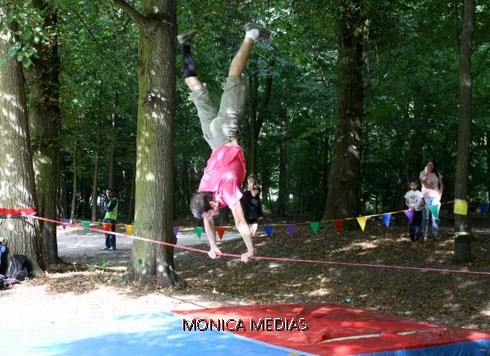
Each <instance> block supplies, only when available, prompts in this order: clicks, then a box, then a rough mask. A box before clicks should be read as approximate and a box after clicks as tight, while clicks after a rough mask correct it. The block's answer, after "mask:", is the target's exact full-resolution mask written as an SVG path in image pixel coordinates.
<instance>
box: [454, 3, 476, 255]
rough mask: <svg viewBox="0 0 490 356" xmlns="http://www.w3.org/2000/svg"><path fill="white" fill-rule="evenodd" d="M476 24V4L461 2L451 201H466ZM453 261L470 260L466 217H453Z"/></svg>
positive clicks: (458, 215) (469, 239)
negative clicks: (455, 154) (462, 5)
mask: <svg viewBox="0 0 490 356" xmlns="http://www.w3.org/2000/svg"><path fill="white" fill-rule="evenodd" d="M474 21H475V1H474V0H464V18H463V31H462V35H461V43H460V46H459V120H458V160H457V163H456V185H455V189H454V198H455V199H459V200H464V201H466V200H467V198H468V174H469V165H470V142H471V116H472V77H471V54H472V35H473V26H474ZM454 231H455V241H454V242H455V244H454V260H455V262H458V263H461V262H468V261H470V260H471V238H470V233H471V232H470V229H469V225H468V216H467V215H461V214H454Z"/></svg>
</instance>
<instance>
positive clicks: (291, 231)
mask: <svg viewBox="0 0 490 356" xmlns="http://www.w3.org/2000/svg"><path fill="white" fill-rule="evenodd" d="M286 229H287V230H288V233H289V236H291V237H293V234H294V230H296V224H287V225H286Z"/></svg>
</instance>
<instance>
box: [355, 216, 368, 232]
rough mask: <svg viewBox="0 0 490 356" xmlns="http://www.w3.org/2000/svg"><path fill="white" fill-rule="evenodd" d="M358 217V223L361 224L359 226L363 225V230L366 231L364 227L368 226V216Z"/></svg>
mask: <svg viewBox="0 0 490 356" xmlns="http://www.w3.org/2000/svg"><path fill="white" fill-rule="evenodd" d="M356 219H357V223H358V224H359V226H360V227H361V230H362V231H364V229H365V228H366V222H367V219H368V218H367V216H359V217H358V218H356Z"/></svg>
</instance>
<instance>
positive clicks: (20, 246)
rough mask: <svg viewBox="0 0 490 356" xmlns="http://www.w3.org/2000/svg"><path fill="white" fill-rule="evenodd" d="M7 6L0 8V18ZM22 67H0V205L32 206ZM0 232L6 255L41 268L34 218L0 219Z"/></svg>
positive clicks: (3, 37)
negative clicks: (7, 253)
mask: <svg viewBox="0 0 490 356" xmlns="http://www.w3.org/2000/svg"><path fill="white" fill-rule="evenodd" d="M7 13H8V7H7V6H2V7H0V18H2V17H5V16H7ZM12 27H15V24H13V25H11V27H7V28H6V29H5V30H4V31H3V32H2V33H1V34H0V57H3V56H5V55H6V54H7V52H8V50H9V48H10V46H12V45H13V44H14V43H15V38H14V35H13V33H14V29H13V28H12ZM24 90H25V88H24V76H23V72H22V67H21V64H20V63H19V62H17V60H16V58H15V57H14V58H11V59H9V60H8V61H7V62H6V63H4V64H3V65H2V66H0V108H2V110H0V145H1V147H2V154H1V155H0V207H2V208H10V209H22V208H33V207H36V191H35V190H36V187H35V179H34V169H33V164H32V147H31V141H30V136H29V124H28V119H27V110H26V100H25V92H24ZM0 231H1V234H2V237H5V238H7V241H8V249H9V253H10V255H13V254H20V255H25V256H26V257H27V259H28V261H29V263H30V267H31V269H32V272H33V273H34V274H39V273H41V272H42V270H44V269H45V265H46V262H45V257H44V246H43V241H42V237H41V231H40V227H39V221H38V220H36V219H1V220H0Z"/></svg>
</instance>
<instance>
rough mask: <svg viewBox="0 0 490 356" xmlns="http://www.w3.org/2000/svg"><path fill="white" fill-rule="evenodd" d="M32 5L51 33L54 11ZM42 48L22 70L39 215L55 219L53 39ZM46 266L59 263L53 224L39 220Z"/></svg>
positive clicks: (57, 122)
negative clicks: (39, 13)
mask: <svg viewBox="0 0 490 356" xmlns="http://www.w3.org/2000/svg"><path fill="white" fill-rule="evenodd" d="M34 4H35V6H36V7H37V8H39V9H41V10H42V11H43V13H44V19H45V22H44V27H45V30H46V29H48V31H52V30H53V29H54V28H56V26H57V16H56V12H55V11H54V10H53V9H52V8H51V7H49V5H48V4H47V3H46V2H45V1H43V0H36V1H35V2H34ZM43 44H44V45H42V46H37V50H38V53H39V55H38V56H37V57H36V58H33V59H32V62H33V64H32V65H31V66H30V67H29V68H27V69H26V68H24V74H25V78H26V84H27V88H28V90H27V92H28V109H29V115H28V116H29V122H30V129H31V141H32V144H33V154H34V172H35V175H36V189H37V191H36V194H37V202H38V210H39V215H40V216H42V217H45V218H48V219H56V218H57V216H58V214H57V203H58V191H59V185H60V179H59V177H60V144H59V134H60V131H59V130H60V126H61V115H60V107H59V91H58V89H59V73H60V59H59V56H58V42H57V38H56V37H55V36H53V37H51V38H50V39H49V41H44V42H43ZM39 224H40V227H41V232H42V237H43V241H44V249H45V253H46V260H47V263H48V265H49V264H55V263H58V262H59V257H58V242H57V237H56V224H55V223H51V222H45V221H42V220H40V221H39Z"/></svg>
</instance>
